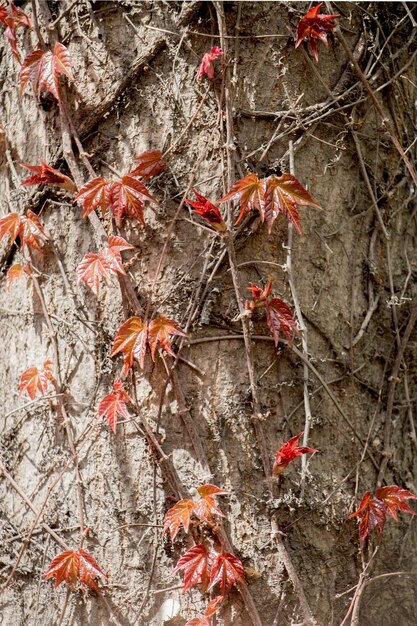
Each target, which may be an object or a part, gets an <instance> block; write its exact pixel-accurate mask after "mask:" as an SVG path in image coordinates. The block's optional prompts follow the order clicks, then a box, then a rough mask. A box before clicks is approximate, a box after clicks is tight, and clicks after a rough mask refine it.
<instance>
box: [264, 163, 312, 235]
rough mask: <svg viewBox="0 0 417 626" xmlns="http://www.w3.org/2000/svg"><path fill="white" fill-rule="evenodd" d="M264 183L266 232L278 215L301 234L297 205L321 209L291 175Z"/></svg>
mask: <svg viewBox="0 0 417 626" xmlns="http://www.w3.org/2000/svg"><path fill="white" fill-rule="evenodd" d="M264 183H265V213H264V215H265V221H266V223H267V226H268V232H269V233H271V231H272V226H273V225H274V222H275V220H276V219H277V217H278V215H279V214H280V213H283V215H284V216H285V217H286V219H287V220H288V221H289V222H290V223H292V224H294V226H295V228H296V229H297V231H298V232H299V233H300V234H301V226H300V218H299V215H298V211H297V205H298V204H300V205H304V206H306V205H310V206H314V207H316V208H318V209H321V208H322V207H321V206H320V205H319V204H317V202H316V201H315V200H314V199H313V197H312V196H311V195H310V194H309V193H308V191H307V190H306V189H304V187H303V186H302V185H301V183H300V182H299V181H298V180H297V179H296V178H295V176H292V174H282V175H281V176H275V175H274V176H270V177H269V178H266V179H264ZM262 221H263V220H262Z"/></svg>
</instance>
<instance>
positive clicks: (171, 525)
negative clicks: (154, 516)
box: [163, 499, 195, 541]
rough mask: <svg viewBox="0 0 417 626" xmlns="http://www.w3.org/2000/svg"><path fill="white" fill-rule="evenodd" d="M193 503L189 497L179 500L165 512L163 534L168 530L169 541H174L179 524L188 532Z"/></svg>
mask: <svg viewBox="0 0 417 626" xmlns="http://www.w3.org/2000/svg"><path fill="white" fill-rule="evenodd" d="M194 504H195V503H194V501H193V500H190V499H184V500H180V501H179V502H177V504H174V506H173V507H171V508H170V509H169V510H168V511H167V512H166V513H165V517H164V531H163V534H165V533H166V532H169V533H170V535H171V541H174V539H175V537H176V536H177V534H178V531H179V529H180V528H181V526H183V527H184V530H185V532H186V533H188V529H189V527H190V521H191V515H192V513H193V510H194Z"/></svg>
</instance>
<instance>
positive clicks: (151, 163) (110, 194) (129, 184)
mask: <svg viewBox="0 0 417 626" xmlns="http://www.w3.org/2000/svg"><path fill="white" fill-rule="evenodd" d="M135 162H136V163H137V164H138V165H137V167H136V168H135V169H134V170H132V172H129V173H128V174H126V175H125V176H123V177H122V178H121V180H118V181H113V180H107V179H105V178H103V177H102V176H99V177H97V178H93V179H92V180H89V181H88V182H87V183H86V184H85V185H84V186H83V187H81V189H80V190H79V192H78V194H77V195H76V196H75V200H77V201H78V202H79V203H80V204H81V205H82V207H83V217H87V215H88V214H89V213H91V211H94V209H97V208H100V209H101V213H102V215H105V213H106V212H107V211H108V210H109V209H110V210H111V211H112V213H113V215H114V216H115V218H116V224H117V226H120V224H121V220H122V217H123V215H125V214H126V215H128V216H129V217H132V218H134V219H137V220H139V221H140V222H142V224H144V223H145V220H144V217H143V209H144V203H145V202H153V203H155V204H157V202H156V200H155V198H154V197H153V196H152V195H151V194H150V192H149V190H148V189H147V187H145V185H144V184H143V183H141V182H140V181H139V180H136V177H140V178H142V179H143V180H147V179H148V178H150V177H151V176H156V175H157V174H159V173H160V172H162V170H163V169H164V168H165V161H164V160H163V158H162V152H160V151H159V150H151V151H148V152H144V153H143V154H141V155H139V156H138V157H137V158H136V159H135Z"/></svg>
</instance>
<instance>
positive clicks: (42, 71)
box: [19, 42, 73, 100]
mask: <svg viewBox="0 0 417 626" xmlns="http://www.w3.org/2000/svg"><path fill="white" fill-rule="evenodd" d="M60 74H63V75H65V76H66V77H67V78H69V79H70V80H73V76H72V74H71V55H70V53H69V51H68V50H67V48H66V47H65V46H64V45H62V43H59V42H57V43H56V44H55V46H54V50H53V52H51V51H50V50H48V51H47V52H45V51H44V50H34V51H33V52H31V53H30V54H28V56H27V57H26V59H25V60H24V61H23V65H22V69H21V70H20V73H19V79H20V93H21V94H22V93H23V90H24V88H25V86H26V84H27V83H28V81H29V80H30V81H31V82H32V85H33V87H34V88H36V85H37V86H38V97H39V96H40V94H41V91H42V89H45V91H48V92H50V93H51V94H52V95H54V96H55V98H56V99H57V100H59V99H60V96H59V75H60Z"/></svg>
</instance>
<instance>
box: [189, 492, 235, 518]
mask: <svg viewBox="0 0 417 626" xmlns="http://www.w3.org/2000/svg"><path fill="white" fill-rule="evenodd" d="M197 491H198V493H199V494H200V496H201V498H200V500H198V501H197V502H195V503H194V508H193V511H194V513H195V515H197V517H198V518H199V519H201V520H202V521H203V522H209V523H210V522H211V521H212V519H213V516H214V515H219V516H220V517H224V515H223V513H222V512H221V511H220V509H218V508H217V503H216V500H215V499H214V496H224V495H227V494H228V492H227V491H224V489H219V487H216V486H215V485H210V484H206V485H201V487H199V488H198V489H197Z"/></svg>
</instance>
